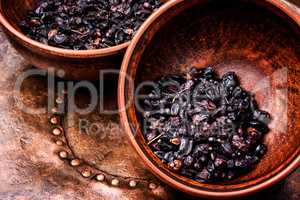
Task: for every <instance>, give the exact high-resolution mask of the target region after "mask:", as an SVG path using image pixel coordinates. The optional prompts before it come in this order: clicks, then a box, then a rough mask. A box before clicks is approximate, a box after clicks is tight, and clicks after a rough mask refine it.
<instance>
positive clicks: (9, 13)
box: [0, 0, 130, 80]
mask: <svg viewBox="0 0 300 200" xmlns="http://www.w3.org/2000/svg"><path fill="white" fill-rule="evenodd" d="M37 2H38V0H0V22H1V24H2V27H3V30H4V32H5V33H6V35H7V37H8V39H9V40H10V42H11V43H12V44H13V46H14V47H15V48H16V49H17V50H18V51H19V52H20V54H21V55H22V56H23V57H25V59H26V60H27V61H28V62H29V63H30V64H32V65H34V66H36V67H39V68H45V69H47V68H54V69H56V70H58V69H61V70H64V72H65V77H64V78H68V79H81V80H82V79H89V80H97V79H99V77H100V75H99V70H102V69H119V67H120V65H121V62H122V58H123V55H124V52H125V50H126V48H127V46H128V45H129V43H130V42H126V43H123V44H120V45H117V46H114V47H110V48H104V49H98V50H81V51H75V50H66V49H61V48H56V47H51V46H48V45H44V44H42V43H39V42H37V41H34V40H32V39H30V38H29V37H27V36H25V35H24V34H23V33H22V32H21V31H20V29H19V27H18V23H19V21H20V20H21V19H23V17H24V15H25V14H26V12H27V11H28V10H32V8H34V7H35V5H36V3H37Z"/></svg>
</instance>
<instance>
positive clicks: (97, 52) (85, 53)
mask: <svg viewBox="0 0 300 200" xmlns="http://www.w3.org/2000/svg"><path fill="white" fill-rule="evenodd" d="M1 2H2V0H1V1H0V3H1ZM0 7H2V3H1V4H0ZM2 9H4V8H2ZM0 24H2V26H3V27H4V28H5V29H6V30H7V31H8V32H9V33H10V34H11V35H13V36H14V37H15V38H16V39H18V40H20V41H23V42H24V43H25V45H26V46H27V47H29V48H33V49H38V50H40V51H44V52H46V53H49V54H53V55H58V56H63V57H69V58H78V57H87V58H94V57H104V56H109V55H113V54H117V53H119V52H122V51H123V50H125V49H126V48H127V47H128V46H129V44H130V41H131V40H130V41H127V42H124V43H122V44H119V45H116V46H112V47H107V48H102V49H91V50H71V49H63V48H59V47H54V46H50V45H46V44H43V43H40V42H38V41H36V40H33V39H31V38H29V37H28V36H26V35H25V34H23V33H22V32H21V31H19V30H17V29H16V28H14V27H13V26H12V25H11V23H10V22H9V21H8V20H7V19H6V16H5V15H4V13H3V12H2V11H1V12H0Z"/></svg>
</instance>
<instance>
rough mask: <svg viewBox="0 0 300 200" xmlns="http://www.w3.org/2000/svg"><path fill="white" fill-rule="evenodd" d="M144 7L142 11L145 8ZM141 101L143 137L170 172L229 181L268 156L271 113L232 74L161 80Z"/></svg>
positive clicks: (199, 72) (203, 72) (209, 72)
mask: <svg viewBox="0 0 300 200" xmlns="http://www.w3.org/2000/svg"><path fill="white" fill-rule="evenodd" d="M147 6H148V5H146V7H147ZM146 96H147V98H146V99H144V101H143V104H142V105H144V106H143V107H144V109H145V110H144V111H143V120H144V124H145V129H144V130H145V131H144V135H145V138H146V139H147V140H148V141H149V142H150V143H151V144H150V147H151V148H152V150H153V151H154V153H155V154H156V155H157V156H158V157H159V158H160V159H161V160H162V161H163V162H164V163H166V164H167V165H168V166H169V168H170V169H171V170H173V171H176V172H177V173H179V174H181V175H184V176H186V177H189V178H191V179H193V180H196V181H200V182H211V181H222V180H231V179H233V178H236V177H238V176H239V175H241V174H242V173H245V172H247V171H249V170H251V169H252V168H253V167H254V166H255V164H257V163H258V162H259V160H260V159H261V157H262V156H263V155H264V154H265V153H266V150H267V148H266V146H265V145H264V144H262V141H263V136H264V134H265V133H267V132H268V131H269V129H268V123H269V121H270V120H271V116H270V115H269V113H267V112H265V111H261V110H259V109H258V106H257V103H256V102H255V100H254V97H253V96H252V95H251V94H250V93H248V92H246V91H245V90H244V89H242V88H241V86H240V85H239V80H238V77H237V75H236V74H235V73H234V72H228V73H226V74H224V75H223V77H221V78H218V77H217V74H216V73H215V72H214V70H213V68H211V67H208V68H203V69H196V68H191V69H190V70H189V71H188V73H187V75H185V76H184V75H171V76H167V77H163V78H162V79H160V80H159V81H158V82H157V84H156V85H155V89H154V90H152V91H151V92H150V93H148V95H146Z"/></svg>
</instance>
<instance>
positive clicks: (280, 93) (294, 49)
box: [118, 0, 300, 198]
mask: <svg viewBox="0 0 300 200" xmlns="http://www.w3.org/2000/svg"><path fill="white" fill-rule="evenodd" d="M299 25H300V15H299V14H298V13H296V12H295V10H293V9H292V7H289V6H287V5H286V4H284V2H283V1H281V2H280V1H276V0H269V1H258V0H257V1H254V0H252V1H250V0H247V1H241V0H240V1H217V0H210V1H206V0H187V1H184V0H174V1H171V2H168V3H166V4H165V5H164V6H163V7H161V8H160V9H159V11H158V12H157V13H156V14H154V15H153V16H151V17H150V18H149V19H148V20H147V21H146V22H145V23H144V25H143V26H142V27H141V28H140V30H139V31H138V33H137V34H136V36H135V37H134V39H133V40H132V43H131V44H130V46H129V48H128V49H127V52H126V54H125V58H124V60H123V64H122V67H121V74H120V77H119V91H118V94H119V109H120V116H121V120H120V121H121V123H122V125H123V126H124V128H125V131H126V133H127V134H128V137H129V139H130V141H131V143H132V145H133V147H134V148H135V150H136V151H137V152H138V154H139V155H140V157H141V160H142V161H143V162H144V163H145V164H146V165H147V166H148V168H149V169H150V170H151V171H152V172H153V173H154V174H155V175H157V176H158V177H159V178H160V179H161V180H162V181H164V182H166V183H167V184H169V185H171V186H173V187H174V188H177V189H179V190H181V191H184V192H186V193H189V194H192V195H196V196H201V197H207V198H233V197H240V196H245V195H249V194H251V193H254V192H257V191H260V190H262V189H264V188H267V187H269V186H271V185H273V184H275V183H277V182H279V181H280V180H282V179H284V178H285V177H287V176H288V174H290V173H291V172H292V171H293V170H295V169H296V168H297V167H299V165H300V155H299V152H300V131H299V130H300V104H299V98H300V80H299V77H300V37H299V36H300V35H299V33H300V32H299V31H300V28H299ZM192 65H193V66H196V67H199V68H201V67H204V66H212V67H213V68H214V69H215V70H216V71H217V72H218V73H219V74H220V75H222V74H224V73H225V72H227V71H235V72H236V73H237V75H238V76H239V77H240V81H241V85H242V87H243V88H245V89H246V90H248V91H251V92H252V93H255V98H256V100H257V102H258V104H259V107H260V108H261V109H262V110H266V111H267V112H269V113H271V116H272V122H271V124H270V125H269V126H270V129H271V130H270V132H269V133H268V134H267V135H266V136H265V141H264V142H265V144H266V145H267V147H268V152H267V154H266V155H265V156H264V157H263V159H262V160H261V162H260V163H259V164H258V165H257V166H256V167H255V169H254V170H253V171H251V172H249V173H247V174H245V175H243V176H241V177H239V178H237V179H235V180H232V181H225V182H219V183H209V184H207V183H199V182H196V181H193V180H191V179H188V178H186V177H183V176H181V175H178V174H175V173H173V172H172V171H170V170H168V168H167V167H166V166H165V165H164V164H162V162H161V161H160V160H159V159H158V158H157V157H156V156H155V155H154V154H153V152H152V151H151V149H150V148H149V146H148V145H147V142H146V141H145V139H144V137H143V133H142V125H141V123H140V122H141V121H140V114H139V112H138V110H137V106H136V104H135V102H136V101H137V98H138V96H136V95H135V91H136V89H137V88H138V86H139V85H140V84H141V83H143V82H144V81H152V80H156V79H158V78H160V77H161V76H164V75H168V74H176V73H184V72H186V69H187V67H189V66H192Z"/></svg>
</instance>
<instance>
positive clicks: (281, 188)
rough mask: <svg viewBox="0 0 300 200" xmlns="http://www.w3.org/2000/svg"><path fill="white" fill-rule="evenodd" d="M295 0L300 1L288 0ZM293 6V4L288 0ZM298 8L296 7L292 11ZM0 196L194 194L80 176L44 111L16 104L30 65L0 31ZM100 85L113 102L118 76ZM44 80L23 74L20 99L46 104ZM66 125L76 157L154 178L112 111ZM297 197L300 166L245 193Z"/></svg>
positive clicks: (131, 174) (173, 196)
mask: <svg viewBox="0 0 300 200" xmlns="http://www.w3.org/2000/svg"><path fill="white" fill-rule="evenodd" d="M291 2H293V3H297V4H298V5H300V1H296V0H293V1H291ZM290 6H293V4H290ZM296 10H297V8H296V7H295V11H296ZM0 47H1V48H0V67H1V68H0V70H1V71H0V72H1V76H0V130H1V131H0V136H1V137H0V199H7V200H10V199H20V200H26V199H43V200H44V199H45V200H47V199H63V200H65V199H101V200H102V199H103V200H106V199H107V200H110V199H147V200H148V199H193V197H188V196H186V195H185V194H182V193H179V192H177V191H174V190H173V189H170V188H169V187H167V186H165V185H163V184H160V185H159V187H158V188H156V189H154V190H151V189H149V188H148V187H142V188H140V187H137V188H136V189H129V188H126V187H122V188H120V187H114V186H109V185H108V184H106V183H100V182H97V181H94V180H90V179H86V178H84V177H82V176H81V175H80V174H79V173H78V171H77V170H75V169H74V167H71V166H70V164H69V163H68V162H66V161H64V160H62V159H60V158H59V157H58V155H57V154H58V152H59V150H60V147H58V146H57V145H56V144H55V142H54V141H53V136H52V135H51V133H50V131H49V125H48V114H41V115H30V114H25V113H24V112H22V111H20V110H19V109H18V108H17V107H16V102H15V100H14V98H13V94H14V93H15V91H14V90H13V89H14V84H15V81H16V78H17V77H18V75H20V74H21V73H22V72H24V71H26V70H27V69H30V68H31V66H29V65H28V63H27V62H26V61H25V60H24V59H22V58H21V57H20V56H19V54H18V53H17V52H16V51H15V50H14V49H13V48H12V47H11V46H10V44H9V43H8V41H7V40H6V38H5V37H4V36H3V34H2V33H1V34H0ZM109 83H110V86H111V88H110V89H109V90H107V91H105V95H104V96H105V98H104V101H105V107H106V108H116V99H117V98H116V91H117V90H116V87H117V80H116V78H113V79H112V80H110V81H109ZM46 86H47V80H46V78H44V77H32V78H29V79H27V80H26V81H25V82H24V84H23V87H22V92H21V96H20V97H19V99H20V100H22V102H23V103H24V104H26V105H30V106H31V107H40V106H42V105H45V104H46V100H47V89H46ZM84 94H85V93H84V92H82V93H81V95H78V96H79V97H80V98H77V101H76V102H77V103H78V104H80V105H83V106H84V105H86V104H87V103H88V98H84V97H85V96H86V95H84ZM67 117H68V119H72V120H68V122H69V123H64V124H65V126H67V127H66V138H67V140H68V142H69V143H68V148H70V149H71V150H72V151H73V153H74V154H75V156H76V157H78V158H80V159H82V160H84V161H85V162H87V163H88V164H90V165H91V166H93V167H94V168H95V169H101V170H104V171H106V172H107V173H110V174H114V175H116V176H120V177H131V178H132V179H135V178H137V179H139V180H145V181H148V182H149V183H152V182H154V183H157V182H156V179H155V178H154V176H153V175H152V174H150V173H149V172H148V171H147V170H146V169H145V167H144V166H143V164H142V163H141V162H140V161H139V159H138V157H137V155H136V154H135V152H134V151H133V149H132V148H131V147H130V145H129V144H128V142H127V140H126V138H125V134H124V133H123V131H122V130H121V129H120V128H119V121H118V116H117V115H99V114H98V112H97V111H95V112H94V113H92V114H89V115H87V116H79V115H73V116H72V115H71V114H70V113H69V114H68V116H67ZM78 119H87V120H89V121H90V123H98V124H100V126H101V130H102V131H100V133H99V134H100V136H101V137H99V134H95V135H93V134H80V133H79V131H78V126H77V125H78ZM267 198H272V199H274V200H298V199H300V169H298V170H297V171H296V172H294V173H293V174H292V175H291V176H290V177H289V178H287V179H286V180H284V181H283V182H282V183H280V184H278V185H276V186H275V187H273V188H270V189H268V190H266V191H263V192H261V193H259V194H256V195H254V196H251V197H248V198H246V199H267Z"/></svg>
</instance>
